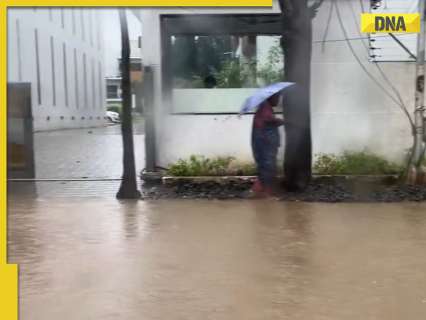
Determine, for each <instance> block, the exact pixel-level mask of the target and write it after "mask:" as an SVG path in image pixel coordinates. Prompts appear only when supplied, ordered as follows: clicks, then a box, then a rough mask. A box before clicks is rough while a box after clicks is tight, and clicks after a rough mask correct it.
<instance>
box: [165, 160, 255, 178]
mask: <svg viewBox="0 0 426 320" xmlns="http://www.w3.org/2000/svg"><path fill="white" fill-rule="evenodd" d="M167 173H168V174H169V175H171V176H176V177H196V176H228V175H229V176H249V175H250V176H251V175H255V174H256V168H255V165H254V164H253V163H241V162H237V161H235V158H233V157H216V158H213V159H209V158H206V157H204V156H195V155H192V156H190V157H189V159H185V160H184V159H179V160H178V161H177V162H176V163H174V164H172V165H170V166H169V168H168V170H167Z"/></svg>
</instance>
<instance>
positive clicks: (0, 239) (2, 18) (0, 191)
mask: <svg viewBox="0 0 426 320" xmlns="http://www.w3.org/2000/svg"><path fill="white" fill-rule="evenodd" d="M6 45H7V4H5V3H4V2H3V3H1V2H0V48H1V49H0V70H1V74H0V122H1V123H0V319H4V320H16V319H18V266H16V265H7V264H6V263H7V214H6V209H7V194H6V192H7V184H6V178H7V163H6V162H7V154H6V151H7V150H6V149H7V148H6V145H7V110H6V105H7V100H6V99H7V97H6V92H7V89H6V81H7V79H6V78H7V60H6V54H7V48H6Z"/></svg>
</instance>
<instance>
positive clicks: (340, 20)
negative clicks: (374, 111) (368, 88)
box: [333, 0, 413, 126]
mask: <svg viewBox="0 0 426 320" xmlns="http://www.w3.org/2000/svg"><path fill="white" fill-rule="evenodd" d="M333 1H336V0H333ZM336 14H337V18H338V20H339V24H340V28H341V29H342V32H343V34H344V36H345V38H348V34H347V31H346V28H345V26H344V23H343V19H342V16H341V14H340V9H339V6H338V5H337V3H336ZM346 43H347V44H348V47H349V49H350V51H351V53H352V55H353V57H354V58H355V60H356V61H357V62H358V64H359V65H360V67H361V68H362V70H363V71H364V72H365V73H366V74H367V76H368V77H369V78H370V79H371V80H372V81H373V82H374V83H375V84H376V85H377V86H378V87H379V88H380V89H381V90H382V91H383V92H384V93H385V94H386V95H387V96H388V97H389V98H390V99H391V100H392V101H393V102H395V103H396V104H397V105H398V106H399V107H400V108H401V110H402V111H403V112H404V113H405V115H406V116H407V117H408V119H409V121H410V124H411V126H413V120H412V119H411V117H410V114H409V113H408V111H407V110H406V109H405V107H404V106H403V105H402V104H401V103H400V102H399V101H398V100H397V99H396V98H395V97H394V96H393V95H392V94H391V93H390V92H389V91H388V90H387V89H386V88H385V87H384V86H383V85H382V84H381V83H380V82H379V81H378V80H377V79H376V78H375V77H374V76H373V75H372V74H371V73H370V72H369V71H368V70H367V68H366V67H365V65H364V64H363V63H362V61H361V60H360V58H359V57H358V55H357V54H356V52H355V49H354V47H353V46H352V43H351V42H350V41H346Z"/></svg>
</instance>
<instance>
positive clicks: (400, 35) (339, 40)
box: [312, 33, 414, 43]
mask: <svg viewBox="0 0 426 320" xmlns="http://www.w3.org/2000/svg"><path fill="white" fill-rule="evenodd" d="M413 34H414V33H402V34H399V35H398V37H402V36H410V35H413ZM374 38H375V39H376V38H389V36H388V35H386V36H375V37H374ZM369 39H370V38H369V37H362V36H361V37H355V38H342V39H330V40H325V41H323V40H314V41H312V43H323V42H343V41H348V40H349V41H355V40H369Z"/></svg>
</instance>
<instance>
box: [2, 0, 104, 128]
mask: <svg viewBox="0 0 426 320" xmlns="http://www.w3.org/2000/svg"><path fill="white" fill-rule="evenodd" d="M73 12H74V16H73ZM82 17H83V21H84V24H82V20H81V19H82ZM17 21H18V22H17ZM63 22H64V23H63V25H62V15H61V9H59V8H54V9H51V12H49V9H47V8H37V9H32V8H31V9H30V8H22V9H21V8H14V9H9V10H8V82H30V83H31V96H32V110H33V117H34V129H35V130H37V131H38V130H51V129H61V128H76V127H91V126H97V125H100V124H103V123H104V122H105V120H104V116H105V80H104V78H105V77H104V62H103V54H102V52H103V41H102V39H101V34H100V32H101V28H102V22H101V19H100V18H99V15H97V14H96V11H95V10H93V9H80V8H78V9H77V8H76V9H70V8H69V9H63ZM18 24H19V35H18V30H17V29H18V27H17V25H18ZM35 30H37V32H38V43H39V44H38V48H39V63H40V89H41V90H40V91H41V103H39V98H38V90H37V83H38V82H37V67H36V66H37V63H36V50H35ZM83 30H84V36H83ZM51 37H53V44H54V46H53V47H54V56H53V58H54V70H55V72H54V74H55V78H54V80H53V77H52V55H51V40H50V38H51ZM18 39H19V46H20V48H19V49H18ZM64 44H65V51H66V70H67V72H66V74H67V88H68V89H67V91H68V105H67V103H66V102H67V101H66V94H65V83H66V81H65V77H64V75H65V68H64V56H63V45H64ZM74 50H76V56H77V63H76V64H75V62H74ZM83 54H85V55H86V77H87V78H86V86H85V82H84V77H83V73H84V66H83ZM75 67H76V68H77V75H78V77H77V81H76V78H75ZM20 70H21V71H20ZM53 84H54V87H55V91H56V101H55V102H54V93H53V92H54V91H53ZM76 85H77V90H76ZM85 92H86V93H87V98H86V99H85V94H84V93H85ZM48 118H49V119H48Z"/></svg>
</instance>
